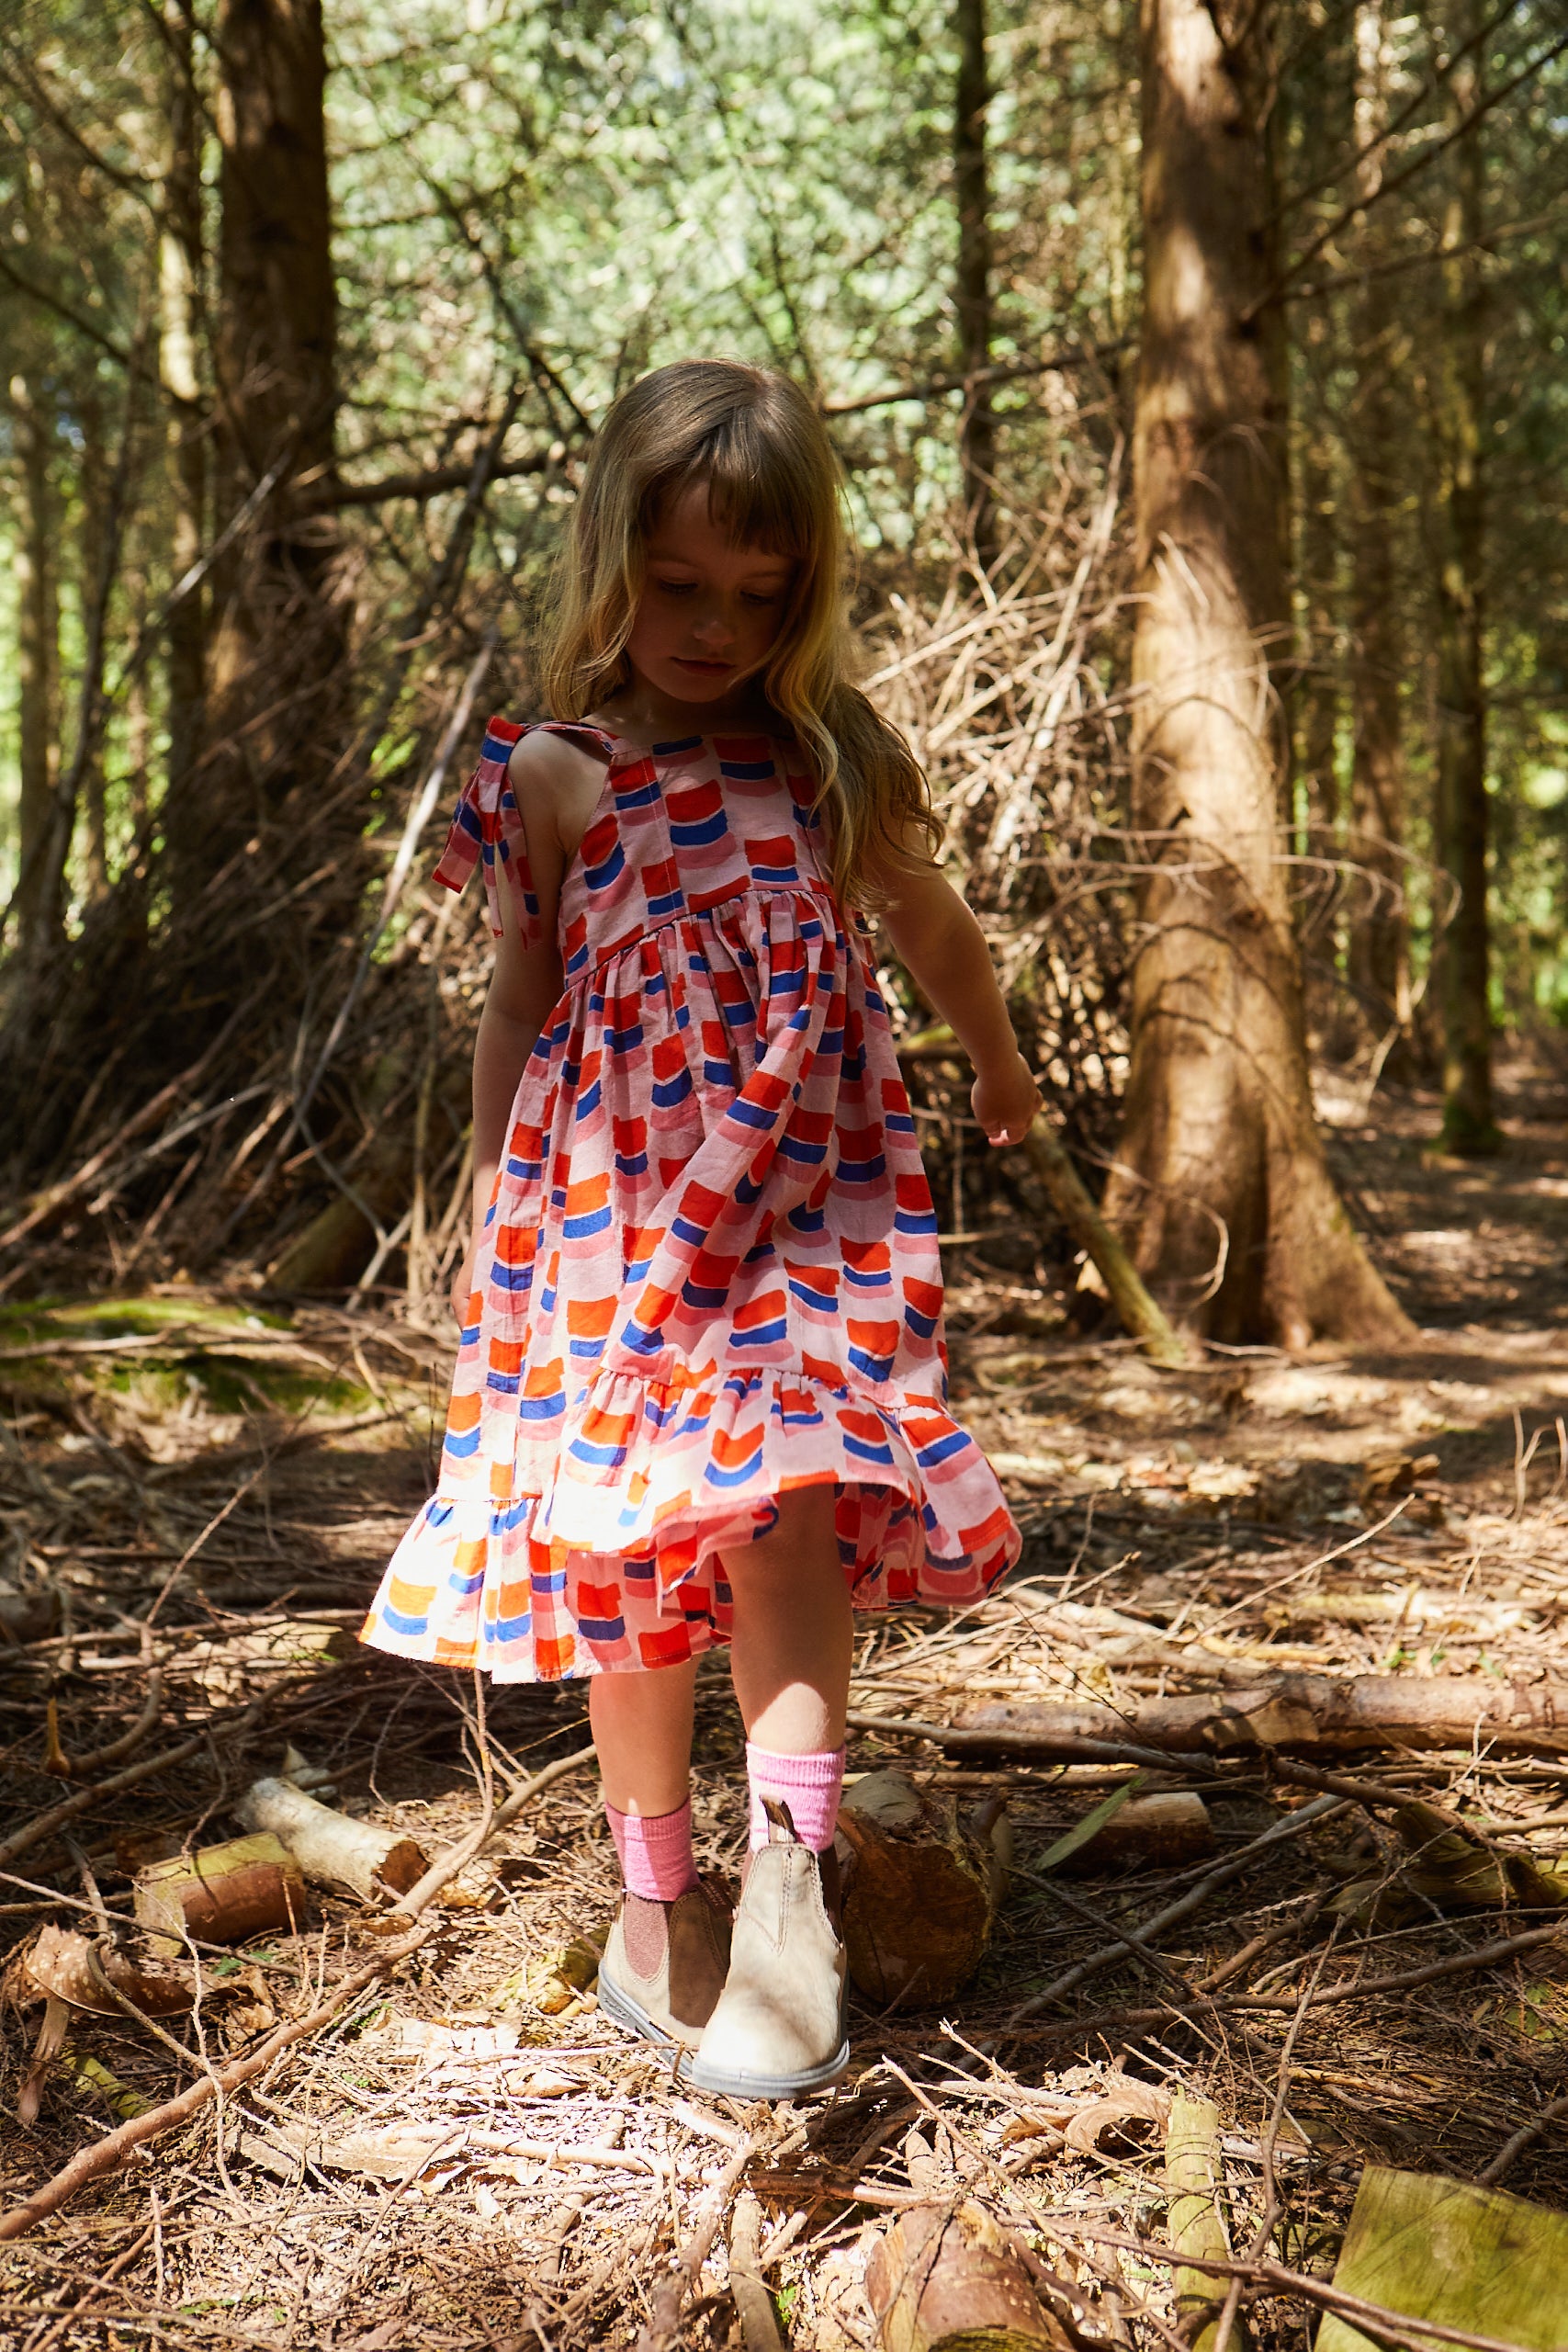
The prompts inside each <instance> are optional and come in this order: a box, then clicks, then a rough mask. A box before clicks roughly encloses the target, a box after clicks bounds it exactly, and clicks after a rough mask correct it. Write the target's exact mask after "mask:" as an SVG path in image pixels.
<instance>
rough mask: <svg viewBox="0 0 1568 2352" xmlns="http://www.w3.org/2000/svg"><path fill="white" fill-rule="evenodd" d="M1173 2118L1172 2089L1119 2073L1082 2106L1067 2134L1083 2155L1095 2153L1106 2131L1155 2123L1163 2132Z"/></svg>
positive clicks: (1123, 2129) (1117, 2130) (1072, 2145)
mask: <svg viewBox="0 0 1568 2352" xmlns="http://www.w3.org/2000/svg"><path fill="white" fill-rule="evenodd" d="M1169 2120H1170V2093H1169V2092H1168V2091H1167V2090H1162V2089H1161V2088H1160V2087H1159V2086H1158V2085H1157V2084H1156V2083H1141V2082H1139V2081H1138V2080H1137V2078H1136V2077H1135V2076H1134V2075H1124V2076H1119V2077H1118V2079H1117V2081H1116V2084H1115V2087H1114V2088H1113V2089H1111V2090H1108V2091H1107V2092H1106V2093H1105V2095H1104V2097H1103V2098H1093V2099H1090V2100H1089V2103H1088V2104H1087V2106H1084V2107H1080V2108H1079V2109H1077V2113H1076V2114H1075V2115H1074V2116H1073V2118H1072V2120H1071V2121H1070V2122H1069V2123H1068V2125H1067V2128H1066V2133H1065V2134H1064V2137H1065V2138H1066V2143H1067V2145H1068V2147H1069V2148H1076V2149H1077V2152H1078V2154H1080V2155H1085V2156H1089V2155H1093V2154H1095V2152H1096V2150H1097V2149H1098V2148H1099V2147H1100V2143H1101V2141H1102V2140H1103V2138H1104V2136H1105V2134H1106V2133H1107V2132H1111V2131H1114V2132H1116V2133H1117V2134H1118V2135H1122V2134H1125V2133H1126V2131H1127V2129H1128V2126H1129V2125H1131V2124H1135V2123H1152V2124H1153V2125H1154V2126H1155V2128H1156V2131H1164V2130H1165V2127H1166V2125H1167V2124H1168V2122H1169Z"/></svg>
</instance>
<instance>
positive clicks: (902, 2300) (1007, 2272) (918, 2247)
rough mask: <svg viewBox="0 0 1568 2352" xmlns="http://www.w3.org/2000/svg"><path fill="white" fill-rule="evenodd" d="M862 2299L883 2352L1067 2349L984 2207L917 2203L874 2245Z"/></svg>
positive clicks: (1055, 2323) (1052, 2351)
mask: <svg viewBox="0 0 1568 2352" xmlns="http://www.w3.org/2000/svg"><path fill="white" fill-rule="evenodd" d="M865 2293H866V2301H867V2302H868V2303H869V2304H870V2305H871V2310H872V2316H873V2318H874V2320H875V2322H876V2325H877V2331H878V2335H879V2338H880V2341H881V2345H882V2347H883V2352H1041V2347H1043V2346H1048V2347H1050V2352H1072V2346H1071V2339H1070V2337H1069V2336H1068V2335H1067V2334H1066V2330H1065V2329H1064V2328H1063V2327H1062V2325H1061V2323H1060V2322H1059V2321H1058V2320H1056V2319H1054V2318H1053V2317H1052V2316H1051V2315H1050V2313H1049V2312H1045V2311H1044V2310H1043V2309H1042V2307H1041V2303H1040V2299H1039V2297H1038V2296H1037V2295H1036V2294H1035V2291H1034V2289H1033V2286H1032V2283H1031V2280H1030V2276H1029V2272H1028V2269H1027V2268H1026V2267H1025V2265H1024V2263H1023V2261H1022V2260H1021V2257H1020V2256H1019V2254H1018V2252H1017V2251H1016V2249H1015V2248H1014V2246H1013V2245H1012V2243H1011V2241H1010V2238H1009V2237H1008V2236H1007V2234H1006V2233H1005V2232H1004V2231H1002V2230H1000V2229H999V2228H998V2225H997V2223H996V2222H993V2221H992V2219H991V2217H990V2215H989V2214H988V2213H987V2212H986V2211H984V2210H983V2208H981V2207H980V2206H978V2205H975V2204H963V2205H960V2206H959V2208H958V2210H957V2211H956V2212H954V2211H953V2210H952V2209H951V2208H950V2207H949V2206H947V2205H917V2206H915V2207H913V2208H912V2209H911V2210H910V2211H908V2212H907V2213H901V2214H900V2215H899V2216H898V2219H897V2221H896V2222H894V2223H893V2224H892V2226H891V2227H890V2228H889V2229H888V2230H886V2232H885V2233H884V2234H883V2235H882V2236H881V2237H880V2238H879V2239H878V2240H877V2242H876V2245H874V2248H873V2249H872V2255H871V2259H870V2261H869V2262H868V2263H867V2265H866V2271H865Z"/></svg>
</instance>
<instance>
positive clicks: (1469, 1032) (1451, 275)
mask: <svg viewBox="0 0 1568 2352" xmlns="http://www.w3.org/2000/svg"><path fill="white" fill-rule="evenodd" d="M1477 5H1478V0H1471V5H1470V6H1468V7H1467V8H1466V10H1465V11H1464V12H1463V14H1462V17H1461V27H1460V29H1461V32H1462V33H1464V34H1468V33H1470V32H1472V31H1473V30H1474V29H1476V26H1475V9H1476V6H1477ZM1450 91H1451V103H1452V106H1453V108H1454V111H1455V113H1456V115H1461V116H1462V115H1464V114H1467V113H1469V111H1470V110H1471V108H1472V107H1473V106H1474V105H1475V103H1476V98H1477V95H1478V89H1477V74H1476V67H1475V62H1474V54H1473V52H1472V55H1471V56H1469V57H1467V58H1465V59H1463V60H1461V62H1460V64H1459V65H1458V66H1456V68H1455V70H1454V72H1453V74H1452V75H1451V76H1450ZM1453 171H1454V187H1453V192H1452V195H1451V197H1450V201H1449V207H1448V217H1447V220H1446V221H1445V223H1444V231H1443V242H1444V244H1445V245H1446V246H1447V247H1449V248H1450V251H1451V253H1452V256H1453V257H1452V258H1451V259H1450V260H1449V261H1448V262H1446V263H1445V264H1444V266H1443V291H1444V306H1443V321H1442V334H1443V353H1442V371H1441V379H1440V386H1439V401H1440V416H1439V425H1438V439H1439V456H1440V474H1439V484H1438V515H1437V527H1438V583H1437V587H1438V810H1437V816H1438V825H1437V831H1438V858H1439V862H1440V863H1441V864H1442V865H1443V866H1444V867H1445V868H1446V869H1447V871H1448V873H1449V875H1450V876H1451V878H1452V880H1453V882H1454V884H1455V885H1456V887H1457V888H1458V891H1459V904H1458V907H1457V908H1456V910H1455V911H1454V914H1453V918H1452V920H1451V922H1450V924H1449V927H1448V930H1447V932H1446V933H1445V934H1444V936H1443V940H1442V944H1441V947H1440V950H1439V974H1438V992H1439V1002H1440V1005H1441V1009H1442V1021H1443V1144H1444V1147H1445V1148H1446V1149H1448V1150H1450V1151H1456V1152H1466V1153H1479V1152H1486V1151H1492V1150H1495V1148H1496V1146H1497V1143H1498V1140H1499V1138H1498V1135H1497V1129H1496V1127H1495V1124H1494V1121H1493V1115H1492V1013H1491V1006H1490V1004H1489V1001H1488V982H1489V978H1490V973H1489V960H1490V959H1489V954H1488V940H1487V923H1486V851H1487V833H1488V830H1489V824H1488V809H1487V804H1486V692H1485V686H1484V683H1483V675H1482V648H1483V610H1482V563H1483V547H1484V536H1485V500H1484V483H1483V448H1482V437H1483V417H1484V408H1485V393H1486V358H1485V331H1486V327H1485V312H1486V296H1485V289H1484V287H1483V282H1482V275H1481V263H1480V255H1479V254H1478V253H1477V252H1476V251H1475V247H1476V245H1477V243H1478V242H1479V240H1480V237H1481V234H1482V228H1483V205H1482V149H1481V144H1480V139H1479V135H1478V133H1477V132H1475V131H1474V130H1472V131H1471V132H1470V133H1469V135H1468V136H1467V137H1466V138H1464V139H1462V140H1461V141H1460V142H1459V144H1458V146H1457V148H1456V149H1455V150H1454V158H1453Z"/></svg>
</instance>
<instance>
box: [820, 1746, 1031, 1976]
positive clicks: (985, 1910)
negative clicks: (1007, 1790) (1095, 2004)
mask: <svg viewBox="0 0 1568 2352" xmlns="http://www.w3.org/2000/svg"><path fill="white" fill-rule="evenodd" d="M836 1842H837V1845H838V1848H839V1857H840V1865H841V1867H842V1869H843V1873H844V1882H843V1883H844V1901H843V1930H844V1948H845V1951H846V1952H847V1954H848V1958H849V1971H850V1976H851V1978H852V1982H853V1984H854V1985H855V1988H856V1990H857V1991H858V1992H860V1993H862V1994H863V1995H864V1996H865V1998H866V1999H867V2000H868V2001H874V2002H875V2003H876V2004H877V2006H878V2007H886V2006H887V2004H888V2003H889V2002H890V2001H896V2000H900V1999H903V2000H908V2001H910V2002H912V2003H913V2004H914V2005H915V2006H917V2007H922V2008H924V2007H933V2006H936V2005H938V2004H940V2003H942V2002H943V2001H946V2000H950V1999H951V1998H952V1996H953V1994H954V1993H956V1992H958V1991H959V1990H960V1989H961V1988H962V1987H963V1986H964V1985H966V1984H967V1983H968V1982H969V1979H970V1978H971V1977H972V1976H973V1975H974V1973H975V1971H976V1968H978V1966H979V1965H980V1962H981V1960H982V1958H983V1957H984V1954H985V1951H986V1947H987V1943H988V1942H989V1940H990V1933H991V1923H992V1921H993V1920H994V1919H995V1917H996V1915H997V1907H998V1904H999V1903H1000V1901H1001V1898H1002V1894H1003V1893H1004V1891H1005V1889H1006V1884H1007V1877H1008V1871H1009V1870H1010V1865H1011V1860H1012V1847H1011V1830H1010V1825H1009V1823H1008V1820H1007V1816H1006V1814H1005V1813H1004V1812H1003V1810H1002V1807H1001V1804H1000V1802H999V1800H995V1799H993V1800H992V1801H991V1802H990V1803H988V1804H987V1805H985V1806H983V1807H981V1808H980V1809H979V1810H978V1811H977V1812H976V1814H975V1815H973V1816H971V1817H970V1818H969V1819H968V1820H961V1819H960V1816H959V1812H958V1807H957V1804H956V1803H955V1802H954V1800H953V1798H952V1797H951V1796H947V1795H943V1794H939V1793H937V1792H934V1791H928V1792H926V1793H925V1794H924V1795H923V1796H922V1795H921V1794H920V1793H919V1792H918V1791H917V1790H915V1789H913V1788H912V1787H911V1786H910V1784H909V1782H908V1781H906V1780H905V1779H904V1778H903V1776H902V1775H901V1774H899V1773H897V1772H875V1773H871V1774H868V1776H867V1777H866V1779H865V1780H863V1781H857V1782H856V1783H854V1784H853V1785H852V1787H851V1788H850V1789H849V1790H848V1791H847V1792H845V1796H844V1801H843V1804H841V1805H840V1809H839V1825H838V1838H837V1840H836Z"/></svg>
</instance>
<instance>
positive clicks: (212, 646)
mask: <svg viewBox="0 0 1568 2352" xmlns="http://www.w3.org/2000/svg"><path fill="white" fill-rule="evenodd" d="M213 40H214V48H215V51H216V53H217V57H218V61H219V70H220V77H221V78H220V89H219V97H218V130H219V137H220V146H221V156H220V220H221V225H220V239H219V254H218V319H217V330H216V334H215V338H214V354H213V356H214V368H215V375H216V379H217V380H216V390H215V401H216V417H215V424H216V430H215V434H214V443H215V456H216V507H217V516H216V519H217V525H218V528H219V530H220V533H221V532H223V531H224V530H228V531H230V532H231V534H232V537H231V543H230V545H229V547H228V548H227V551H226V552H225V554H224V556H223V558H222V560H221V561H220V563H219V564H216V565H215V566H214V568H213V574H212V590H213V594H212V609H213V612H214V615H215V616H216V618H215V625H214V627H213V628H212V630H211V633H210V638H209V644H208V649H207V651H208V661H209V741H210V744H211V749H210V750H209V752H208V753H207V755H206V756H205V758H203V759H202V760H201V761H200V762H199V763H197V766H196V767H195V768H194V769H193V770H192V772H191V774H190V775H189V776H188V777H186V778H185V779H175V778H172V779H171V790H170V816H169V820H168V833H169V842H170V851H171V855H172V858H173V862H174V870H175V877H176V884H177V895H179V896H181V897H183V898H185V899H186V900H187V901H188V900H189V899H191V898H192V897H194V896H195V895H197V894H198V893H199V891H200V889H201V888H203V887H204V886H205V884H206V883H207V882H208V881H209V879H210V878H211V876H212V875H213V874H214V873H215V872H216V871H218V870H219V868H220V866H221V865H223V864H224V862H225V861H226V860H227V859H229V858H231V857H232V856H233V855H234V854H236V852H237V851H239V850H241V849H243V845H244V843H245V842H246V841H247V839H250V838H261V839H263V840H266V839H268V838H269V837H270V838H271V839H272V840H274V841H275V842H283V837H284V836H285V835H286V834H287V833H288V831H289V829H290V828H291V827H298V826H299V823H300V822H301V821H302V820H304V819H305V818H307V817H309V816H310V815H312V814H313V813H314V802H315V799H316V797H317V795H318V794H319V792H320V790H321V786H323V784H324V782H325V779H326V778H327V776H328V775H330V774H331V772H332V769H333V762H334V760H335V758H336V756H337V755H338V753H339V752H341V750H342V733H343V695H344V636H345V629H344V611H343V605H342V601H341V598H340V596H339V594H338V591H337V580H336V571H337V559H338V553H339V549H338V544H337V535H336V532H335V529H334V527H333V523H332V521H331V518H330V516H329V515H327V514H326V513H324V512H322V511H321V507H320V504H319V500H320V495H321V492H322V491H323V490H325V489H327V488H329V487H330V485H331V482H332V480H333V436H334V421H335V411H336V404H337V386H336V372H335V362H336V335H337V301H336V292H335V288H334V284H333V255H332V218H331V208H330V203H329V196H328V184H327V154H326V136H325V122H324V113H323V101H324V95H325V85H326V56H325V50H324V45H323V39H322V25H321V0H223V5H222V6H220V9H219V12H218V17H217V22H216V27H215V30H214V36H213ZM286 803H288V813H287V815H285V813H284V810H285V804H286ZM283 854H284V856H285V862H287V845H286V842H283ZM312 910H313V911H319V912H320V913H321V915H322V916H323V917H324V919H325V920H327V921H328V922H332V921H333V920H334V919H335V916H336V914H337V912H338V911H339V900H338V896H337V894H335V893H334V892H333V891H332V890H330V889H328V890H327V891H325V892H324V894H323V897H322V899H321V902H320V907H319V909H317V907H316V904H315V902H314V901H313V902H312Z"/></svg>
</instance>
